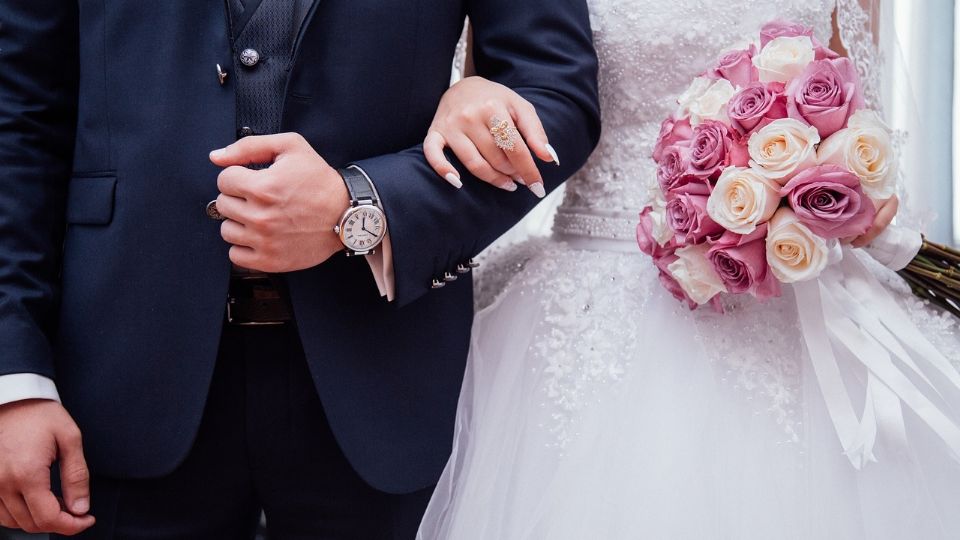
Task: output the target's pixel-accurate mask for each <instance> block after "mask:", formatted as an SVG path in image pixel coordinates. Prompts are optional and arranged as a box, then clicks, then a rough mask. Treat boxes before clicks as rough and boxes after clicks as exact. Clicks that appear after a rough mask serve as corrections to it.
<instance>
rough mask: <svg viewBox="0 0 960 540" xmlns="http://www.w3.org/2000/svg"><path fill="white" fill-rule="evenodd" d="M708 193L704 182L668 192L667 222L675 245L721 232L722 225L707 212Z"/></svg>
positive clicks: (696, 240)
mask: <svg viewBox="0 0 960 540" xmlns="http://www.w3.org/2000/svg"><path fill="white" fill-rule="evenodd" d="M709 195H710V188H709V187H708V186H707V185H706V184H687V185H685V186H683V187H680V188H677V189H676V190H674V191H672V192H670V195H669V197H670V199H669V200H668V201H667V224H668V225H670V228H671V229H672V230H673V232H674V233H675V236H674V241H675V242H676V243H677V245H681V246H685V245H687V244H691V243H696V242H700V241H702V240H704V239H705V238H707V237H715V236H719V235H720V234H721V233H722V232H723V227H721V226H720V225H718V224H717V223H716V222H715V221H713V220H712V219H710V216H709V215H708V214H707V199H708V197H709Z"/></svg>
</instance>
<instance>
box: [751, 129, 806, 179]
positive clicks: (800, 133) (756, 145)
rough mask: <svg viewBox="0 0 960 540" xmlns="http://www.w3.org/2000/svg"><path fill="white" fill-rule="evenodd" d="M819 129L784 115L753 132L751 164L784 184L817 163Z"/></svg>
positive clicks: (760, 171) (768, 176)
mask: <svg viewBox="0 0 960 540" xmlns="http://www.w3.org/2000/svg"><path fill="white" fill-rule="evenodd" d="M819 143H820V134H819V133H817V130H816V128H814V127H812V126H808V125H806V124H804V123H803V122H801V121H799V120H794V119H793V118H781V119H779V120H774V121H773V122H770V123H769V124H767V125H766V126H764V127H763V128H761V129H759V130H757V131H756V132H754V134H753V135H751V136H750V140H749V141H748V142H747V149H748V150H749V151H750V166H751V167H753V168H754V169H755V170H756V171H757V172H758V173H760V174H762V175H763V176H765V177H767V178H769V179H771V180H774V181H776V182H777V183H779V184H784V183H785V182H786V181H787V180H789V179H790V178H792V177H793V176H794V175H796V174H797V173H798V172H800V171H802V170H804V169H806V168H807V167H812V166H814V165H816V164H817V154H816V149H817V144H819Z"/></svg>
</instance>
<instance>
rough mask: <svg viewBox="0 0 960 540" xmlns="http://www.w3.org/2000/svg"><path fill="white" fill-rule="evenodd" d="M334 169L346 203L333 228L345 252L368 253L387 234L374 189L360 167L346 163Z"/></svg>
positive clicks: (374, 251)
mask: <svg viewBox="0 0 960 540" xmlns="http://www.w3.org/2000/svg"><path fill="white" fill-rule="evenodd" d="M337 172H339V173H340V176H342V177H343V183H344V184H346V185H347V192H348V193H349V194H350V207H349V208H347V211H346V212H344V213H343V217H342V218H340V223H339V224H338V225H337V226H335V227H334V228H333V232H335V233H337V236H339V237H340V241H341V242H342V243H343V246H344V247H345V248H347V256H348V257H350V256H353V255H372V254H374V253H376V248H377V246H379V245H380V242H383V237H384V236H386V234H387V218H386V216H385V215H384V214H383V210H381V209H380V205H379V201H378V200H377V191H376V189H375V188H374V187H373V182H372V181H371V180H370V178H369V177H368V176H367V174H366V173H365V172H363V169H361V168H360V167H357V166H356V165H350V166H349V167H346V168H344V169H338V170H337Z"/></svg>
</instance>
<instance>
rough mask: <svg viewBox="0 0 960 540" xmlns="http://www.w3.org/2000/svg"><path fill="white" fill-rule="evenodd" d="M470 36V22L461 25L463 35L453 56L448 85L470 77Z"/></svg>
mask: <svg viewBox="0 0 960 540" xmlns="http://www.w3.org/2000/svg"><path fill="white" fill-rule="evenodd" d="M471 37H472V36H471V34H470V20H469V19H467V21H466V22H465V23H464V25H463V33H462V34H460V41H459V42H458V43H457V49H456V52H455V53H454V55H453V73H452V75H451V77H450V84H453V83H455V82H457V81H459V80H460V79H463V78H464V77H466V76H468V75H470V72H471V71H473V69H472V66H471V65H470V64H471V62H470V60H471V58H470V55H469V54H468V52H469V50H470V42H471Z"/></svg>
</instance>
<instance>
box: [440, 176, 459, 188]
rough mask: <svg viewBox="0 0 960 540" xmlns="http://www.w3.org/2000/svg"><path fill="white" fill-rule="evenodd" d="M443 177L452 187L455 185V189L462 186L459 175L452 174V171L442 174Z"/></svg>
mask: <svg viewBox="0 0 960 540" xmlns="http://www.w3.org/2000/svg"><path fill="white" fill-rule="evenodd" d="M443 178H444V179H445V180H446V181H447V182H449V183H450V185H451V186H453V187H455V188H457V189H460V188H462V187H463V182H461V181H460V177H459V176H457V175H456V174H454V173H447V175H446V176H444V177H443Z"/></svg>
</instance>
